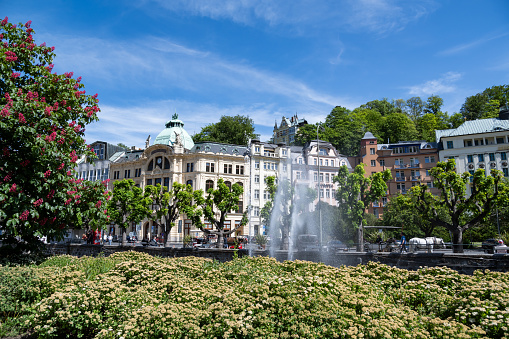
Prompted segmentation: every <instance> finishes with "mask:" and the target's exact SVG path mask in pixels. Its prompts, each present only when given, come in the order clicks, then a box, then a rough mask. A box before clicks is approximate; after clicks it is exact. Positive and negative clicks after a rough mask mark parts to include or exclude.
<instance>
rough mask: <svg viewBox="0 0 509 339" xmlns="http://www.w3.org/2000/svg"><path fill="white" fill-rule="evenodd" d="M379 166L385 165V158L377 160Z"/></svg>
mask: <svg viewBox="0 0 509 339" xmlns="http://www.w3.org/2000/svg"><path fill="white" fill-rule="evenodd" d="M379 162H380V166H382V167H385V159H381V160H379Z"/></svg>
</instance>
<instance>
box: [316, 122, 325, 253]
mask: <svg viewBox="0 0 509 339" xmlns="http://www.w3.org/2000/svg"><path fill="white" fill-rule="evenodd" d="M319 128H320V122H318V124H317V125H316V148H317V154H318V157H317V160H318V161H317V163H318V225H319V228H320V251H321V250H322V245H323V232H322V204H321V201H322V199H321V196H320V193H321V191H322V188H321V186H320V139H319V138H318V129H319Z"/></svg>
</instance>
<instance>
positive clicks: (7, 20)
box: [1, 17, 9, 26]
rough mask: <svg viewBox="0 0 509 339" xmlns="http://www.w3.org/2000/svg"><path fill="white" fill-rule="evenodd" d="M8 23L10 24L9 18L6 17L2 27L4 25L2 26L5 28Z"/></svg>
mask: <svg viewBox="0 0 509 339" xmlns="http://www.w3.org/2000/svg"><path fill="white" fill-rule="evenodd" d="M7 22H9V18H8V17H5V19H3V20H2V23H1V25H2V26H5V25H7Z"/></svg>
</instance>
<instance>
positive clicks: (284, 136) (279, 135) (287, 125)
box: [272, 114, 308, 145]
mask: <svg viewBox="0 0 509 339" xmlns="http://www.w3.org/2000/svg"><path fill="white" fill-rule="evenodd" d="M307 123H308V122H307V121H306V120H305V119H299V118H298V117H297V114H295V115H294V116H293V117H290V118H285V117H283V118H282V119H281V123H280V124H279V126H278V125H277V121H276V123H275V125H274V130H273V135H272V142H273V143H274V144H286V145H293V144H294V142H295V135H296V134H297V131H298V130H299V127H301V126H304V125H307Z"/></svg>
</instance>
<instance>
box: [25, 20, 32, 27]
mask: <svg viewBox="0 0 509 339" xmlns="http://www.w3.org/2000/svg"><path fill="white" fill-rule="evenodd" d="M31 24H32V20H28V21H27V23H26V24H25V27H26V28H29V27H30V25H31Z"/></svg>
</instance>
